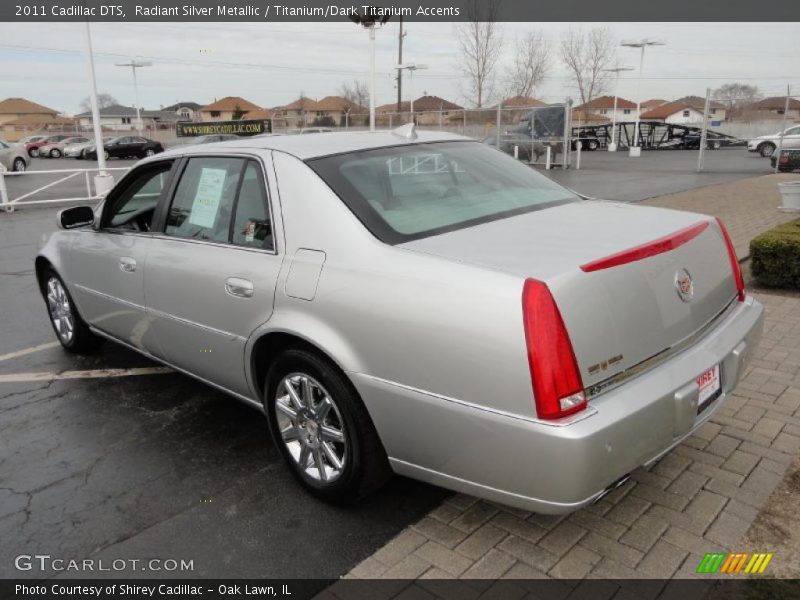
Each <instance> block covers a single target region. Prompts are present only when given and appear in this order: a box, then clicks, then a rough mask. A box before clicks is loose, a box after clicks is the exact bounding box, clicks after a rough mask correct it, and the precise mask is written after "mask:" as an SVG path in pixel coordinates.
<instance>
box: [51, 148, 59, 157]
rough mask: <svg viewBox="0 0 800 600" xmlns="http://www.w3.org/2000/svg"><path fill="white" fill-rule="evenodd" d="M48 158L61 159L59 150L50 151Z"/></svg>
mask: <svg viewBox="0 0 800 600" xmlns="http://www.w3.org/2000/svg"><path fill="white" fill-rule="evenodd" d="M50 158H61V150H59V149H58V148H53V149H52V150H50Z"/></svg>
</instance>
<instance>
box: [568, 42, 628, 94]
mask: <svg viewBox="0 0 800 600" xmlns="http://www.w3.org/2000/svg"><path fill="white" fill-rule="evenodd" d="M561 60H562V61H564V64H565V65H566V67H567V70H568V71H569V74H570V77H571V79H572V81H573V83H574V84H575V86H576V87H577V88H578V93H579V94H580V97H581V103H582V104H585V103H586V102H590V101H591V100H592V98H595V97H597V96H599V95H600V94H602V93H603V92H604V91H605V90H606V89H607V88H608V83H609V75H608V73H607V72H606V71H605V69H609V68H611V67H613V66H614V65H615V64H616V62H617V52H616V43H615V41H614V39H613V37H612V36H611V31H610V30H609V29H608V28H607V27H593V28H592V29H589V30H588V31H583V30H575V29H570V30H569V31H568V32H567V35H566V37H565V38H564V39H563V40H561Z"/></svg>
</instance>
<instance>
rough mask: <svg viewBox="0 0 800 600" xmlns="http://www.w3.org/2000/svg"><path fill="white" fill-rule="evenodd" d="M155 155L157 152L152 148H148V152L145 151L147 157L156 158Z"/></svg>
mask: <svg viewBox="0 0 800 600" xmlns="http://www.w3.org/2000/svg"><path fill="white" fill-rule="evenodd" d="M155 153H156V151H155V150H153V149H152V148H148V149H147V150H145V151H144V155H145V156H155Z"/></svg>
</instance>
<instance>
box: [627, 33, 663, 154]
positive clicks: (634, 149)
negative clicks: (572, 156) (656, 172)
mask: <svg viewBox="0 0 800 600" xmlns="http://www.w3.org/2000/svg"><path fill="white" fill-rule="evenodd" d="M621 45H622V46H625V47H627V48H639V49H640V50H641V53H640V55H639V78H638V79H637V80H636V125H634V127H633V145H632V146H630V147H629V148H628V156H633V157H637V156H641V155H642V149H641V147H640V146H639V113H640V112H641V106H642V99H641V96H640V90H641V87H642V72H643V71H644V49H645V48H647V46H663V45H664V42H661V41H658V40H649V39H647V38H644V39H642V40H640V41H638V42H622V44H621Z"/></svg>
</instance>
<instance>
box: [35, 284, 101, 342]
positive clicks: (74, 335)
mask: <svg viewBox="0 0 800 600" xmlns="http://www.w3.org/2000/svg"><path fill="white" fill-rule="evenodd" d="M43 293H44V300H45V303H46V304H47V312H48V313H49V315H50V324H51V325H52V326H53V331H54V332H55V334H56V337H57V338H58V341H59V342H61V345H62V346H63V347H64V349H65V350H67V351H68V352H73V353H75V354H91V353H92V352H94V351H96V350H97V348H99V347H100V345H101V344H102V339H101V338H99V337H97V336H96V335H94V334H93V333H92V332H91V331H90V330H89V326H88V325H87V324H86V322H85V321H84V320H83V319H82V318H81V316H80V314H78V310H77V308H76V307H75V303H74V302H73V301H72V296H70V295H69V292H68V291H67V288H66V286H65V285H64V282H63V281H62V280H61V278H60V277H59V276H58V275H57V274H56V272H55V271H53V270H52V269H48V270H47V271H46V272H45V275H44V290H43Z"/></svg>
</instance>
